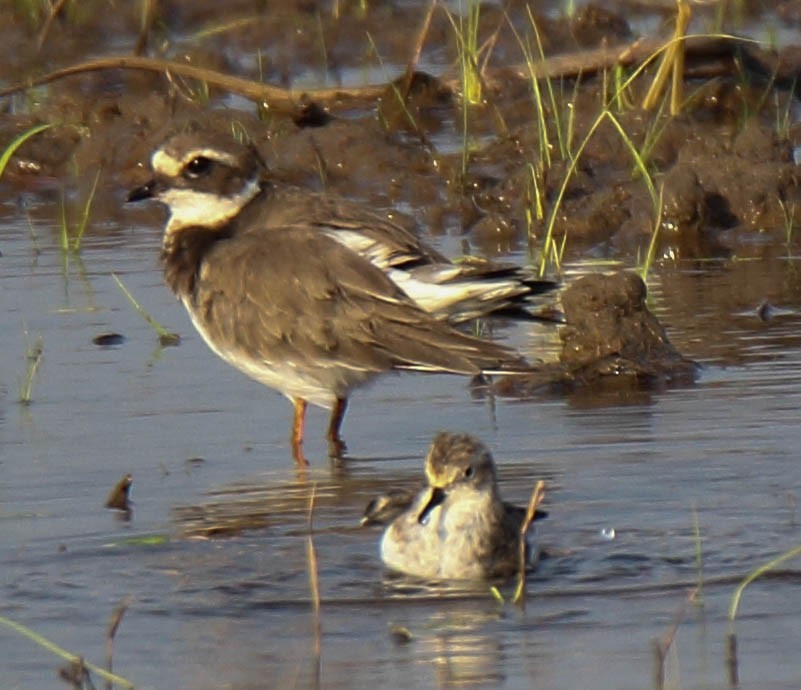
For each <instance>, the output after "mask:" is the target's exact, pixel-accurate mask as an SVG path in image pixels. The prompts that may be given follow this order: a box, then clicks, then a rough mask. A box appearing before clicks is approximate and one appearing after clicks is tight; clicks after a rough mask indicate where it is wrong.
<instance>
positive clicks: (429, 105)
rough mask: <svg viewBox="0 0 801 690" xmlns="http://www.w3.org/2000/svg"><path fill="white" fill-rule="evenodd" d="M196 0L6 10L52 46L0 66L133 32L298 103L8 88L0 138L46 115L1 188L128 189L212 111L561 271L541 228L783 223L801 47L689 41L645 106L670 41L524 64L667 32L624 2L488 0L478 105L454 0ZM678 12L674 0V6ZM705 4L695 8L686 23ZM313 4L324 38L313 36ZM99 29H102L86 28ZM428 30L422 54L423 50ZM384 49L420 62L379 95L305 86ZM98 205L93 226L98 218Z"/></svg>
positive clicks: (626, 238)
mask: <svg viewBox="0 0 801 690" xmlns="http://www.w3.org/2000/svg"><path fill="white" fill-rule="evenodd" d="M88 4H91V3H88ZM189 5H190V4H189V3H155V4H154V6H155V8H156V10H155V11H157V12H159V14H158V15H157V16H156V17H151V18H150V20H151V24H150V27H151V30H150V31H148V32H146V33H145V39H144V42H143V39H142V38H141V36H140V34H139V32H138V21H139V20H141V17H138V16H137V15H136V14H135V13H134V12H133V11H132V10H131V8H127V9H126V10H125V11H123V12H119V13H114V17H113V19H112V18H109V19H108V20H107V21H106V23H105V24H104V23H103V22H102V19H101V17H100V16H99V15H95V16H89V15H84V14H79V13H78V10H77V9H76V10H74V12H73V14H72V15H71V14H70V13H69V12H68V11H64V12H63V13H62V14H61V15H59V16H56V17H55V18H54V19H53V20H52V21H51V22H50V24H49V27H48V29H47V32H46V33H45V34H44V35H43V34H42V31H43V29H44V26H43V23H44V21H45V18H40V21H39V23H36V22H34V21H33V20H32V19H30V18H28V19H27V20H26V18H25V17H23V16H21V13H20V12H17V13H14V12H13V11H8V10H7V11H6V12H5V13H4V15H3V17H2V19H3V20H4V21H3V22H2V24H0V35H2V36H6V37H8V42H7V45H9V46H13V45H14V43H13V41H11V39H10V35H11V34H12V33H14V35H17V34H19V33H24V34H26V35H27V37H28V39H29V42H30V43H31V44H33V45H35V44H36V42H37V40H41V42H42V47H41V50H40V51H39V52H38V53H37V52H36V51H35V50H34V49H32V48H31V46H28V49H27V50H20V51H19V53H17V54H15V55H14V59H12V60H9V62H8V63H7V69H6V70H5V72H4V73H3V74H0V77H2V78H3V79H4V81H5V83H6V85H8V86H11V85H13V83H18V82H22V83H24V82H25V79H26V78H34V77H35V76H36V75H42V74H43V73H47V72H49V71H52V69H54V68H57V67H64V66H67V65H68V64H70V63H73V64H75V63H80V62H82V61H83V60H85V59H86V58H88V57H95V56H97V55H98V54H100V55H102V53H103V52H106V53H107V54H108V53H109V52H110V50H111V48H112V47H113V48H114V52H115V53H117V54H119V53H120V52H123V53H124V52H125V51H124V50H122V51H120V46H126V45H127V47H128V50H129V51H131V53H133V51H134V49H135V48H136V46H137V45H139V47H140V48H141V49H142V51H143V52H145V53H150V54H151V55H153V56H154V57H156V58H159V59H161V60H168V61H172V63H173V64H179V65H180V64H184V65H187V66H190V67H199V68H203V69H210V70H216V71H217V72H218V73H222V74H227V75H230V76H232V77H237V78H242V77H244V78H246V79H251V80H255V81H254V83H258V81H262V82H267V83H272V84H273V85H275V86H276V87H277V88H283V87H286V86H288V85H292V87H293V90H292V92H291V94H292V98H294V99H295V103H294V105H293V106H292V107H290V108H283V107H272V106H271V102H270V99H269V98H268V99H267V100H265V101H264V102H262V103H261V104H259V105H258V106H254V105H252V104H249V103H248V102H247V101H242V100H241V99H240V100H237V99H236V98H233V99H232V98H231V96H230V94H228V93H226V92H225V91H224V90H221V89H217V88H213V87H209V86H208V84H207V83H206V82H203V81H198V80H193V79H189V78H185V77H183V76H181V75H180V74H172V73H170V72H169V71H168V70H164V71H161V72H159V71H158V70H152V69H151V70H141V69H125V70H118V69H105V70H99V71H91V72H86V73H84V74H79V75H77V76H71V77H64V78H63V79H58V80H56V81H53V82H52V83H51V84H49V85H46V86H41V87H36V88H34V89H32V90H28V91H27V92H23V93H18V94H16V95H14V96H9V97H6V98H5V99H4V103H5V114H4V115H3V117H2V121H0V136H1V137H2V140H3V141H6V142H10V141H11V140H12V139H13V138H14V137H15V136H16V135H18V134H20V133H21V132H24V131H25V130H27V129H28V128H30V127H31V126H33V125H35V124H40V123H50V124H52V125H53V127H52V128H51V129H48V130H47V131H44V132H42V133H40V134H38V135H36V136H35V137H32V138H31V139H30V140H29V141H27V142H26V143H25V144H23V145H22V146H21V147H20V148H19V150H18V151H17V152H16V154H15V155H14V157H13V158H12V160H11V162H10V165H9V166H8V168H7V170H6V173H5V176H4V179H3V181H2V184H3V188H5V189H6V191H7V193H11V194H20V193H32V194H34V195H36V194H42V193H47V190H48V189H59V188H66V189H68V190H70V191H72V192H73V194H74V196H75V197H76V203H78V202H79V201H81V200H83V199H85V198H86V196H87V195H88V194H89V191H90V190H91V187H92V184H93V182H94V174H95V172H96V171H97V170H100V171H101V173H102V174H101V175H100V179H99V181H98V185H99V188H98V196H99V197H100V196H102V197H108V196H109V195H111V196H113V197H114V198H115V199H117V200H118V199H119V198H120V195H121V194H122V190H124V189H128V188H130V187H131V186H132V185H135V184H136V182H137V181H139V180H140V179H141V178H142V176H143V175H145V174H146V171H145V167H146V162H147V157H148V155H149V152H150V151H151V150H152V148H153V147H154V146H155V145H156V144H157V143H158V142H160V141H161V140H162V139H163V138H164V136H165V134H166V133H167V132H170V131H175V130H176V129H178V128H180V127H181V126H182V124H183V123H186V122H187V121H191V120H202V121H203V122H204V124H205V125H206V126H211V127H212V128H214V127H216V128H217V129H218V130H219V132H220V136H235V137H238V138H244V139H249V140H252V141H253V142H254V143H255V144H256V145H257V146H258V147H259V149H260V151H261V152H262V154H263V156H264V158H265V160H266V161H267V163H268V165H269V166H270V167H271V169H272V170H273V171H274V172H275V174H276V175H277V176H278V177H281V178H283V179H287V180H288V181H290V182H293V183H296V184H300V185H303V186H306V187H311V188H314V189H325V190H328V191H331V192H335V193H339V194H342V195H344V196H347V197H351V198H356V199H359V200H363V201H365V202H367V203H369V204H371V205H373V206H375V207H378V208H382V209H385V210H386V211H387V212H388V213H394V214H395V215H397V214H398V212H399V211H408V212H409V214H410V215H411V216H412V217H413V219H414V222H416V223H417V225H418V226H419V227H421V228H425V229H426V231H428V232H430V233H432V234H433V235H437V234H441V233H447V234H457V235H460V236H462V237H464V241H465V250H466V251H467V252H469V253H477V254H483V255H495V254H499V253H503V252H508V251H512V250H520V249H525V250H526V251H527V252H528V253H529V255H530V256H531V257H532V261H533V262H534V263H536V264H537V265H541V266H542V267H543V268H544V269H545V270H547V271H549V272H551V273H558V271H559V265H558V264H559V261H555V260H554V258H553V254H548V253H547V252H550V251H551V250H550V249H548V247H546V244H545V243H546V240H551V241H552V242H553V246H554V247H560V248H562V247H563V249H560V251H562V254H561V257H560V261H570V260H574V259H576V258H579V257H581V258H586V257H587V256H592V257H595V258H607V259H608V258H616V259H623V260H624V261H626V262H628V263H630V264H632V265H637V264H638V263H640V264H642V262H643V260H644V259H643V257H644V256H645V255H646V254H647V252H648V248H649V245H650V240H651V238H652V237H653V235H654V232H655V228H657V229H658V230H657V235H658V236H657V238H656V242H655V247H654V253H653V258H654V259H655V260H660V259H661V260H664V261H668V262H669V261H676V260H681V259H704V260H707V259H710V258H719V259H727V258H729V257H731V256H733V255H738V256H743V255H748V256H754V255H755V254H758V253H759V252H761V251H764V247H765V245H766V244H779V243H781V242H786V241H787V239H788V237H790V235H791V234H792V226H793V221H794V215H793V212H794V209H795V207H796V204H797V203H798V201H799V190H798V183H797V176H798V175H797V170H796V163H795V160H794V146H795V143H796V139H797V138H798V136H799V132H800V131H801V130H799V127H798V126H797V125H796V122H795V117H796V116H795V110H794V106H793V104H792V95H793V94H792V87H793V82H792V80H790V79H789V77H790V75H792V74H794V73H795V72H796V71H797V70H796V67H794V65H797V63H798V60H797V58H796V54H797V53H798V51H797V50H795V48H792V47H785V48H783V49H782V50H781V51H774V52H771V51H770V50H768V49H763V48H757V47H754V48H752V47H751V46H750V45H749V46H748V47H747V50H746V48H744V47H738V45H737V42H736V41H734V40H732V41H730V42H729V44H725V46H724V47H722V45H721V42H719V41H718V42H717V44H715V45H716V47H713V44H712V43H711V42H710V43H709V45H706V46H705V45H703V44H702V45H701V46H696V47H694V48H693V49H692V50H690V51H689V52H688V55H687V56H685V70H686V71H685V72H684V74H685V79H684V85H683V86H684V91H683V95H684V100H682V102H681V104H680V111H679V112H678V113H677V114H676V115H674V116H671V115H669V114H668V113H667V109H668V107H669V105H668V98H669V90H665V92H664V94H663V96H662V97H661V100H657V101H656V103H657V107H655V108H654V109H653V110H648V111H646V110H643V109H642V107H641V104H642V102H643V98H644V97H645V94H646V91H647V90H648V88H649V87H650V86H651V84H652V83H653V81H654V78H655V72H656V66H655V65H656V63H657V62H658V61H657V60H654V61H653V63H652V65H653V66H651V67H648V68H646V69H644V70H642V71H641V72H640V73H639V74H638V75H637V76H636V77H635V78H633V79H632V80H631V81H630V82H626V83H628V86H627V87H626V88H625V89H622V90H619V89H618V87H619V85H620V84H622V83H624V82H625V81H626V80H627V79H628V78H629V77H630V76H631V75H632V74H634V72H635V69H636V68H637V67H638V63H634V64H627V65H626V66H625V67H621V68H615V67H610V68H606V67H604V68H603V69H598V68H596V69H591V66H592V62H591V60H592V59H590V62H588V63H587V65H586V66H582V67H580V68H579V71H580V72H582V74H583V76H581V77H579V78H575V77H572V76H561V77H552V78H550V79H548V80H540V82H541V84H542V88H541V90H540V92H539V93H537V91H536V90H535V89H534V88H533V84H534V82H532V80H531V79H530V78H528V77H527V75H526V74H525V71H526V66H527V65H528V66H529V67H536V66H537V64H540V62H541V61H540V58H539V54H538V52H537V51H538V48H535V46H536V45H537V44H536V41H537V40H538V39H539V40H540V42H541V44H542V48H541V49H542V53H543V54H544V55H545V57H546V59H547V58H548V57H550V56H554V60H556V59H564V57H565V55H566V54H567V55H568V56H570V55H572V56H574V58H573V59H578V60H580V59H581V56H586V55H588V54H593V53H592V51H596V52H597V51H598V50H599V49H604V47H605V46H609V45H610V44H611V45H616V46H621V47H620V48H618V49H616V51H615V54H618V55H623V54H624V53H625V51H624V49H623V48H622V46H626V45H628V46H629V47H630V49H633V47H635V46H637V45H638V40H640V39H642V38H647V39H648V40H650V41H651V42H654V41H655V40H656V45H658V37H653V36H649V37H641V36H636V35H635V32H634V30H633V29H632V28H631V26H630V24H629V23H628V22H627V21H626V20H625V19H624V17H623V14H615V13H613V12H612V11H611V10H606V9H602V8H600V7H598V6H593V5H591V6H589V7H585V8H583V9H580V10H579V11H578V12H577V14H576V15H575V16H574V17H572V18H568V17H562V18H559V19H553V18H545V17H535V16H534V15H530V14H529V13H528V12H527V11H526V10H525V8H524V7H522V6H520V7H518V6H517V5H516V4H515V3H512V7H511V8H510V9H509V10H508V11H507V12H506V13H503V12H499V11H498V10H497V9H496V8H492V7H487V8H486V10H485V11H482V13H481V15H480V21H479V24H478V34H477V35H478V39H479V45H484V46H485V50H484V51H483V52H479V53H478V55H479V56H481V58H482V63H481V64H482V65H484V66H485V71H484V74H485V75H486V76H485V77H484V78H482V80H481V82H480V84H481V86H482V87H483V89H482V93H481V96H480V98H479V99H478V100H477V101H476V103H475V104H472V105H469V106H466V107H465V106H464V99H463V98H462V97H461V93H460V92H459V88H460V86H461V85H462V81H463V80H462V78H460V76H459V75H460V70H459V68H458V58H459V55H460V52H459V47H460V45H461V44H460V43H459V36H460V34H459V33H458V28H459V25H452V22H453V21H454V16H453V15H450V14H449V13H448V12H447V11H446V10H445V9H443V8H439V9H437V10H435V11H433V12H431V13H430V16H429V15H428V14H427V12H426V8H425V7H424V6H423V7H415V6H404V7H403V8H402V9H401V8H397V7H395V6H394V5H393V4H391V3H379V4H378V5H377V6H375V7H371V8H370V10H369V11H365V12H362V11H361V10H359V9H358V8H357V5H356V4H355V3H354V4H348V3H345V4H344V5H343V6H340V5H339V4H336V7H335V8H332V7H328V6H324V5H320V6H318V5H316V4H314V3H308V4H307V3H300V4H298V5H296V6H295V7H294V8H293V10H290V9H289V8H285V9H284V10H283V11H269V10H264V11H256V10H254V9H252V8H251V7H249V4H248V3H240V5H241V7H237V8H236V10H237V11H236V12H232V14H231V15H229V16H227V19H229V17H234V19H229V20H228V21H226V22H225V23H222V22H221V21H220V19H219V18H218V17H217V16H216V14H215V13H214V9H213V7H212V6H210V5H209V6H205V5H204V3H193V4H192V7H191V9H190V8H189ZM335 9H336V12H335V11H334V10H335ZM699 11H700V10H696V12H699ZM103 16H109V15H108V13H105V14H104V15H103ZM635 16H636V15H635ZM426 19H428V22H427V23H426V21H425V20H426ZM457 19H458V17H457ZM757 20H758V17H752V18H751V21H752V22H753V23H752V25H754V24H756V22H757ZM670 21H671V15H670V13H665V15H664V18H663V22H664V25H666V26H668V27H669V26H670ZM709 21H710V19H709V17H704V15H700V16H697V17H696V19H695V24H694V25H693V28H694V27H695V26H699V27H701V26H704V22H707V24H708V22H709ZM788 21H789V20H788ZM26 22H27V23H26ZM313 24H314V25H316V27H317V28H316V33H317V35H318V36H319V37H320V42H319V43H315V42H314V41H308V40H307V41H303V40H301V39H302V37H304V36H305V37H307V38H308V33H309V32H310V31H311V26H312V25H313ZM399 26H403V27H404V31H398V30H397V28H398V27H399ZM290 27H294V29H293V30H291V31H290ZM37 32H38V33H37ZM90 34H91V35H92V36H93V38H94V40H93V41H88V40H85V39H86V37H87V36H88V35H90ZM287 35H289V36H291V39H290V40H288V41H287V40H283V39H284V37H285V36H287ZM365 36H369V38H370V42H369V43H368V44H367V45H365V40H366V39H365ZM104 39H105V40H104ZM688 45H689V43H688ZM694 45H695V44H694ZM746 45H747V44H743V46H746ZM415 47H417V48H418V49H419V52H420V56H419V60H417V61H416V62H410V61H411V60H412V59H413V57H414V55H415ZM320 51H322V54H324V56H325V60H326V61H325V63H324V64H322V65H321V64H320V57H321V52H320ZM532 51H533V52H532ZM748 51H750V52H748ZM757 54H758V56H759V58H760V59H761V61H762V64H759V65H758V66H756V62H757V58H756V57H755V56H756V55H757ZM256 58H258V59H257V60H256V62H257V63H258V64H254V60H255V59H256ZM526 58H528V59H529V60H530V61H531V62H527V60H526ZM434 60H436V61H437V62H438V63H439V65H440V67H439V68H438V72H439V73H438V74H434V73H433V65H432V61H434ZM376 62H377V63H378V65H379V66H380V67H381V69H383V70H384V72H385V73H391V71H390V68H389V67H385V65H395V66H396V67H395V70H397V69H398V68H400V69H407V70H408V69H410V68H415V69H416V72H414V73H412V72H408V73H407V75H406V76H403V74H401V75H400V76H399V77H398V78H397V80H396V81H393V82H390V81H387V82H386V83H385V84H384V85H383V87H381V85H380V84H379V87H381V90H383V94H382V95H381V96H379V97H378V98H377V99H375V98H371V99H369V100H368V102H367V103H365V104H363V105H362V106H358V101H354V104H353V105H351V106H349V107H347V110H344V111H343V109H342V108H341V107H338V105H340V104H339V103H338V99H337V98H336V97H331V98H330V99H328V100H327V101H319V102H318V101H314V100H313V99H310V98H309V97H308V95H307V94H305V93H304V90H303V83H304V82H308V81H309V80H310V79H314V77H312V76H311V75H313V74H317V75H318V77H317V79H322V83H323V84H324V85H326V86H327V85H328V84H330V83H331V82H334V83H335V84H334V89H337V88H339V89H345V90H347V88H348V84H344V85H343V86H340V87H337V86H336V82H337V81H339V80H344V79H347V80H348V82H349V83H350V84H351V86H350V88H351V89H352V91H353V92H359V90H360V89H362V90H363V89H364V85H363V84H364V82H363V81H362V82H361V83H353V80H354V71H355V70H357V69H358V67H359V66H361V67H362V68H364V67H365V66H368V67H369V66H373V67H374V66H375V64H376ZM621 62H622V60H621ZM546 64H547V63H546ZM579 64H581V63H579ZM426 67H427V68H428V70H426V69H423V68H426ZM510 67H513V68H512V69H510ZM546 69H547V68H546ZM771 69H772V70H773V71H772V72H770V70H771ZM254 70H255V71H254ZM521 72H522V74H521ZM374 73H375V69H373V70H372V71H371V72H370V74H374ZM699 74H700V75H704V76H701V77H698V76H695V75H699ZM710 75H714V76H710ZM256 77H258V79H257V80H256V79H255V78H256ZM393 79H394V77H393ZM616 85H617V86H616ZM276 105H277V103H276ZM603 113H608V117H606V118H604V117H603V116H602V114H603ZM589 132H592V134H591V136H589V137H588V138H587V135H588V133H589ZM621 132H623V133H624V134H623V135H621ZM627 139H628V141H627ZM632 147H633V148H632ZM635 151H636V153H635ZM638 156H639V157H641V163H642V166H643V167H641V168H639V167H638V166H639V165H640V162H639V161H638V160H637V157H638ZM643 170H647V177H648V179H644V177H643V174H642V171H643ZM656 194H658V195H659V197H658V198H657V197H656V196H655V195H656ZM657 202H658V204H659V205H658V206H657ZM100 206H101V205H100V204H98V208H97V209H96V210H95V213H93V214H92V220H93V221H95V222H93V223H90V227H89V231H90V232H91V231H92V225H102V223H103V217H102V214H103V209H102V208H101V207H100ZM660 208H661V213H660V212H659V209H660ZM128 211H129V210H128V209H126V212H128ZM130 212H132V213H139V211H130ZM134 217H135V218H136V216H134ZM137 220H138V218H137ZM543 254H545V258H544V259H543V258H542V257H543Z"/></svg>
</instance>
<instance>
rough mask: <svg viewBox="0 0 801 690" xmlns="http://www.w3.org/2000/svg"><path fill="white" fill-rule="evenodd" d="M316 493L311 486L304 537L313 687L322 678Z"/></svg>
mask: <svg viewBox="0 0 801 690" xmlns="http://www.w3.org/2000/svg"><path fill="white" fill-rule="evenodd" d="M316 493H317V484H314V485H312V491H311V496H309V519H308V535H307V537H306V559H307V561H308V565H309V589H310V590H311V598H312V630H313V632H312V634H313V636H314V650H313V651H314V677H315V687H320V682H321V678H322V639H321V638H322V625H321V621H320V573H319V570H318V568H317V551H316V550H315V548H314V540H313V538H312V534H313V530H314V526H313V521H312V519H313V516H314V497H315V494H316Z"/></svg>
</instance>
